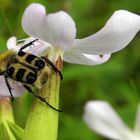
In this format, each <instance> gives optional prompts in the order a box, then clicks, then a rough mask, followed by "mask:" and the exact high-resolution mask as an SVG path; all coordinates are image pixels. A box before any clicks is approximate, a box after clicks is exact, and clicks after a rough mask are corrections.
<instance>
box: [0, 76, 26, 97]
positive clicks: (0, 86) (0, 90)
mask: <svg viewBox="0 0 140 140" xmlns="http://www.w3.org/2000/svg"><path fill="white" fill-rule="evenodd" d="M8 81H9V83H10V86H11V88H12V89H11V91H12V94H13V96H14V97H17V96H20V95H21V94H23V93H24V91H25V89H24V88H23V86H22V85H19V83H18V82H16V81H13V80H11V79H8ZM0 96H10V93H9V90H8V87H7V85H6V83H5V80H4V77H3V76H0Z"/></svg>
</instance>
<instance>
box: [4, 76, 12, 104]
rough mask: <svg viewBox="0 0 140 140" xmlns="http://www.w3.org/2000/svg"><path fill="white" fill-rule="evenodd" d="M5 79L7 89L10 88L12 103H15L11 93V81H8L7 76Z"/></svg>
mask: <svg viewBox="0 0 140 140" xmlns="http://www.w3.org/2000/svg"><path fill="white" fill-rule="evenodd" d="M4 79H5V83H6V85H7V87H8V90H9V92H10V95H11V101H12V102H13V101H14V96H13V94H12V91H11V89H12V88H11V86H10V84H9V81H8V79H7V76H6V75H4Z"/></svg>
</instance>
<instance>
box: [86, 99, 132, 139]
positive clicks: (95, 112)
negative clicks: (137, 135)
mask: <svg viewBox="0 0 140 140" xmlns="http://www.w3.org/2000/svg"><path fill="white" fill-rule="evenodd" d="M84 120H85V121H86V123H87V124H88V126H89V127H90V128H91V129H92V130H94V131H96V132H97V133H99V134H101V135H104V136H106V137H108V138H111V139H118V140H132V139H134V137H133V134H132V132H131V131H130V130H129V128H128V127H127V126H126V125H125V124H124V123H123V122H122V120H121V119H120V117H119V116H118V115H117V114H116V112H115V111H114V110H113V108H112V107H111V106H110V105H109V104H108V103H107V102H103V101H90V102H88V103H87V104H86V106H85V113H84Z"/></svg>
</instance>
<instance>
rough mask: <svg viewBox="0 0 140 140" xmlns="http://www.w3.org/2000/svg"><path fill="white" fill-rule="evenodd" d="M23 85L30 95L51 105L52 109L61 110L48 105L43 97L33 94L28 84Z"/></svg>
mask: <svg viewBox="0 0 140 140" xmlns="http://www.w3.org/2000/svg"><path fill="white" fill-rule="evenodd" d="M23 86H24V87H25V89H26V90H27V91H28V92H29V93H31V94H32V95H34V96H35V97H36V98H38V99H40V100H41V101H42V102H44V103H46V104H47V105H48V106H49V107H51V108H52V109H54V110H56V111H58V112H62V111H61V110H59V109H56V108H54V107H53V106H52V105H50V104H49V103H48V102H47V101H46V100H45V98H43V97H41V96H39V95H37V94H35V93H34V92H33V91H32V89H31V88H30V87H29V86H27V85H23Z"/></svg>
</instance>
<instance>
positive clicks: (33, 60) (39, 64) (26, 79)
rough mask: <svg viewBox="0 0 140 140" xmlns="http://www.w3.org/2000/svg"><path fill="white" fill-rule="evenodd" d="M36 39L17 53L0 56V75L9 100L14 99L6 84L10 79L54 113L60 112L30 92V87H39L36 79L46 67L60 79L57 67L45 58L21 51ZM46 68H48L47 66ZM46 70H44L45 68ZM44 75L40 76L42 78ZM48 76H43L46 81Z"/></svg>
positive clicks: (11, 52) (7, 52)
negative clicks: (52, 70) (51, 69)
mask: <svg viewBox="0 0 140 140" xmlns="http://www.w3.org/2000/svg"><path fill="white" fill-rule="evenodd" d="M37 40H38V39H35V40H33V41H31V42H29V43H27V44H25V45H24V46H22V47H21V48H20V50H19V51H18V52H15V51H13V50H7V51H6V52H4V53H2V54H0V75H3V76H4V79H5V82H6V85H7V87H8V90H9V92H10V95H11V100H13V99H14V97H13V95H12V91H11V86H10V84H9V82H8V78H11V79H13V80H15V81H17V82H19V83H21V84H22V85H23V86H24V87H25V89H26V90H27V91H29V92H30V93H32V94H33V95H34V96H35V97H37V98H38V99H40V100H41V101H43V102H45V103H46V104H47V105H48V106H50V107H51V108H53V109H54V110H56V111H61V110H59V109H56V108H54V107H53V106H52V105H50V104H49V103H48V102H47V101H46V100H45V99H44V98H43V97H41V96H39V95H38V94H36V93H34V91H33V90H32V86H35V87H36V86H39V85H37V84H36V82H37V80H38V78H39V77H40V76H41V74H40V73H41V71H42V70H44V68H45V67H46V64H47V65H50V66H51V67H52V68H53V69H54V71H55V72H58V73H59V74H60V77H61V79H62V74H61V72H60V71H59V70H58V69H57V67H56V66H55V65H54V64H53V63H52V62H51V61H50V60H49V59H48V58H47V57H45V56H43V57H37V56H35V55H33V54H30V53H26V52H24V51H23V50H24V49H25V48H27V47H29V46H31V45H33V43H34V42H35V41H37ZM47 67H48V66H47ZM45 69H46V68H45ZM43 76H44V75H42V77H43ZM46 76H48V75H45V78H46V79H47V77H46Z"/></svg>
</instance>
